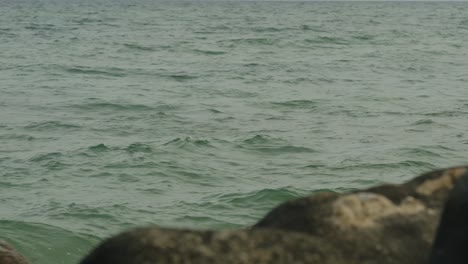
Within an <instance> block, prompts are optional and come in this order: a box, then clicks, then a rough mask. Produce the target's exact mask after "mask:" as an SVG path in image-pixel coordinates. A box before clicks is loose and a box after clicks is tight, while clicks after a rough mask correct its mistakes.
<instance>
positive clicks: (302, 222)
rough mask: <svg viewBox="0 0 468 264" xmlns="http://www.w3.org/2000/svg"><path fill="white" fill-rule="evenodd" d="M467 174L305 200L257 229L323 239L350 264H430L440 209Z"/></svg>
mask: <svg viewBox="0 0 468 264" xmlns="http://www.w3.org/2000/svg"><path fill="white" fill-rule="evenodd" d="M465 172H466V168H465V167H457V168H450V169H444V170H437V171H433V172H430V173H426V174H423V175H421V176H419V177H417V178H414V179H413V180H411V181H409V182H407V183H404V184H401V185H382V186H378V187H373V188H370V189H367V190H364V191H360V192H354V193H350V194H342V195H340V194H335V193H321V194H317V195H313V196H309V197H304V198H300V199H297V200H293V201H289V202H286V203H284V204H282V205H280V206H278V207H277V208H275V209H273V210H272V211H271V212H270V213H268V214H267V215H266V216H265V217H264V218H263V219H262V220H260V221H259V222H258V223H257V224H256V225H255V226H254V228H269V229H271V228H275V229H281V230H288V231H295V232H301V233H306V234H309V235H312V236H316V237H320V238H322V239H324V240H325V241H329V242H330V243H332V244H333V245H334V246H336V248H337V249H338V250H339V251H341V252H342V254H344V255H345V256H348V257H349V260H350V262H349V263H354V262H353V261H355V260H359V261H358V262H360V263H369V264H370V263H380V264H386V263H388V264H390V263H399V264H406V263H408V264H419V263H421V264H423V263H428V258H429V252H430V249H431V245H432V241H433V238H434V236H435V231H436V229H437V226H438V222H439V217H440V212H441V209H442V207H443V205H444V203H445V201H446V200H447V197H448V194H449V193H450V190H451V189H452V188H453V186H454V184H455V182H456V181H457V179H458V178H460V176H462V175H464V173H465Z"/></svg>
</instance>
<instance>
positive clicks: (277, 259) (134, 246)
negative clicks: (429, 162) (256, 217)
mask: <svg viewBox="0 0 468 264" xmlns="http://www.w3.org/2000/svg"><path fill="white" fill-rule="evenodd" d="M334 251H335V250H334V248H333V247H331V246H330V244H328V243H326V242H325V241H323V240H322V239H320V238H315V237H312V236H309V235H305V234H300V233H294V232H284V231H280V230H237V231H215V232H213V231H189V230H171V229H159V228H141V229H135V230H131V231H129V232H125V233H122V234H120V235H117V236H115V237H113V238H111V239H108V240H107V241H106V242H104V243H103V244H101V245H100V246H98V248H96V249H95V250H94V252H92V253H91V254H90V255H89V256H87V257H86V258H85V259H84V260H83V261H82V262H81V264H98V263H100V264H146V263H148V264H150V263H172V264H181V263H199V264H202V263H205V264H210V263H219V264H222V263H239V264H241V263H242V264H267V263H284V264H287V263H289V264H294V263H336V264H339V263H345V262H343V256H341V255H340V254H339V252H334ZM324 259H327V260H328V262H323V260H324Z"/></svg>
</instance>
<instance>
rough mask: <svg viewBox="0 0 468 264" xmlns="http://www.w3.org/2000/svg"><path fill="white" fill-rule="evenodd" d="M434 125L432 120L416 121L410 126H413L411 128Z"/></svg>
mask: <svg viewBox="0 0 468 264" xmlns="http://www.w3.org/2000/svg"><path fill="white" fill-rule="evenodd" d="M434 123H435V122H434V121H433V120H432V119H421V120H418V121H416V122H414V123H412V124H411V125H413V126H420V125H432V124H434Z"/></svg>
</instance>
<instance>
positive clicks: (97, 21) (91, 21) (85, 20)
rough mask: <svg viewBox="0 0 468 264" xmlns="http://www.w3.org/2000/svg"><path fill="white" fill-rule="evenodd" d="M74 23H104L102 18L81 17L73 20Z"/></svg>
mask: <svg viewBox="0 0 468 264" xmlns="http://www.w3.org/2000/svg"><path fill="white" fill-rule="evenodd" d="M73 22H74V23H76V24H79V25H84V24H92V23H99V24H100V23H102V22H103V20H102V19H96V18H87V17H86V18H80V19H76V20H73Z"/></svg>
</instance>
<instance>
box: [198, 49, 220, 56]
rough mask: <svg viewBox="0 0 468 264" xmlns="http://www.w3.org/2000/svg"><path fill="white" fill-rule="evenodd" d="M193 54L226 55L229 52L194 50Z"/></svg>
mask: <svg viewBox="0 0 468 264" xmlns="http://www.w3.org/2000/svg"><path fill="white" fill-rule="evenodd" d="M193 52H195V53H198V54H202V55H223V54H226V53H227V52H225V51H217V50H199V49H196V50H193Z"/></svg>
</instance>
